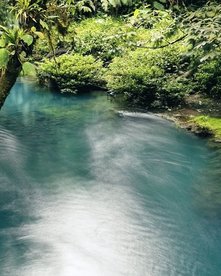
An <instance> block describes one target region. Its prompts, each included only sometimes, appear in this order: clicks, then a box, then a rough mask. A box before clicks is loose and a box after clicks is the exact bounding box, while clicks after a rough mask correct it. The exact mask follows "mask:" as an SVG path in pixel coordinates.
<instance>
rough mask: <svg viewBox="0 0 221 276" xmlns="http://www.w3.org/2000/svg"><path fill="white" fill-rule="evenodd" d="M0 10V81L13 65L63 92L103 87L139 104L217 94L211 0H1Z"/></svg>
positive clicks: (215, 10) (215, 20)
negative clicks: (195, 95)
mask: <svg viewBox="0 0 221 276" xmlns="http://www.w3.org/2000/svg"><path fill="white" fill-rule="evenodd" d="M0 5H2V6H3V4H2V3H1V4H0ZM0 11H1V12H0V21H1V24H2V25H4V27H3V26H0V30H1V39H0V68H1V69H0V70H1V80H3V79H4V78H3V77H4V76H5V75H6V73H7V71H9V72H12V70H11V69H10V66H16V68H17V71H16V73H15V75H16V74H17V75H18V74H19V73H20V74H31V75H33V74H34V72H35V71H36V72H37V76H38V78H39V80H40V81H41V83H43V84H50V85H54V86H56V87H57V88H58V89H59V90H60V91H61V92H62V93H79V92H81V91H85V90H88V89H95V88H96V89H97V88H102V89H105V90H108V91H109V92H110V94H111V96H112V97H115V98H116V99H121V100H124V101H125V102H127V103H128V104H129V105H132V106H142V107H145V108H147V107H153V108H168V107H171V106H179V105H180V104H182V103H184V102H185V100H186V99H187V98H188V96H189V95H192V94H195V93H200V94H202V95H206V96H209V97H211V98H215V99H220V98H221V69H220V55H221V51H220V43H221V32H220V30H221V5H220V4H219V3H217V2H215V1H209V2H206V1H205V2H204V1H190V0H185V1H181V0H158V1H139V0H138V1H132V0H112V1H110V0H103V1H96V0H80V1H77V0H76V1H75V0H68V1H60V0H51V1H49V0H48V1H47V0H38V1H34V0H14V1H12V0H8V1H6V2H5V4H4V8H0ZM22 68H23V70H22ZM13 81H14V80H13ZM2 82H3V81H2ZM0 83H1V81H0ZM9 88H10V87H9Z"/></svg>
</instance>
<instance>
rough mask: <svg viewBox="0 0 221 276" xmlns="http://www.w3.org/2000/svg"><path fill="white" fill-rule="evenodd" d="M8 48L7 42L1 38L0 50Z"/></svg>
mask: <svg viewBox="0 0 221 276" xmlns="http://www.w3.org/2000/svg"><path fill="white" fill-rule="evenodd" d="M5 46H6V41H5V39H3V38H1V39H0V48H4V47H5Z"/></svg>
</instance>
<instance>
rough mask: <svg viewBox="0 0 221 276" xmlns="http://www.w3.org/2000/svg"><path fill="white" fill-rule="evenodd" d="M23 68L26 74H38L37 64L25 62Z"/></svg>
mask: <svg viewBox="0 0 221 276" xmlns="http://www.w3.org/2000/svg"><path fill="white" fill-rule="evenodd" d="M22 70H23V75H24V76H36V66H35V65H34V64H32V63H30V62H25V63H23V64H22Z"/></svg>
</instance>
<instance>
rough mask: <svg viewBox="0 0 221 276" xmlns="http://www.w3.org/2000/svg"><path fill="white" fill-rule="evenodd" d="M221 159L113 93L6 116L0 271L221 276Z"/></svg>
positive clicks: (23, 94)
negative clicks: (124, 103) (128, 107)
mask: <svg viewBox="0 0 221 276" xmlns="http://www.w3.org/2000/svg"><path fill="white" fill-rule="evenodd" d="M220 166H221V152H220V150H219V148H217V147H214V146H213V145H211V144H209V143H208V141H206V140H203V139H202V140H201V139H199V138H197V137H195V136H193V135H192V134H189V133H186V132H185V131H184V130H181V129H178V128H177V127H176V126H174V125H173V124H172V123H170V122H168V121H166V120H163V119H161V118H159V117H157V116H155V115H152V114H148V113H146V114H145V113H139V112H130V111H122V109H120V108H119V107H118V106H117V105H116V104H114V103H113V102H110V101H109V100H107V97H106V95H105V93H102V92H93V93H90V94H84V95H81V96H71V97H70V96H61V95H59V94H56V93H52V92H50V91H48V90H47V89H43V88H39V87H38V86H36V85H34V84H33V83H32V82H30V81H18V82H17V84H16V85H15V87H14V88H13V91H12V93H11V94H10V96H9V97H8V99H7V101H6V103H5V106H4V107H3V109H2V110H1V111H0V276H182V275H183V276H184V275H185V276H191V275H194V276H220V275H221V169H220Z"/></svg>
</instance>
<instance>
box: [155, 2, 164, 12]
mask: <svg viewBox="0 0 221 276" xmlns="http://www.w3.org/2000/svg"><path fill="white" fill-rule="evenodd" d="M153 6H154V8H155V9H157V10H164V6H163V5H162V4H161V3H159V2H157V1H154V2H153Z"/></svg>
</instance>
